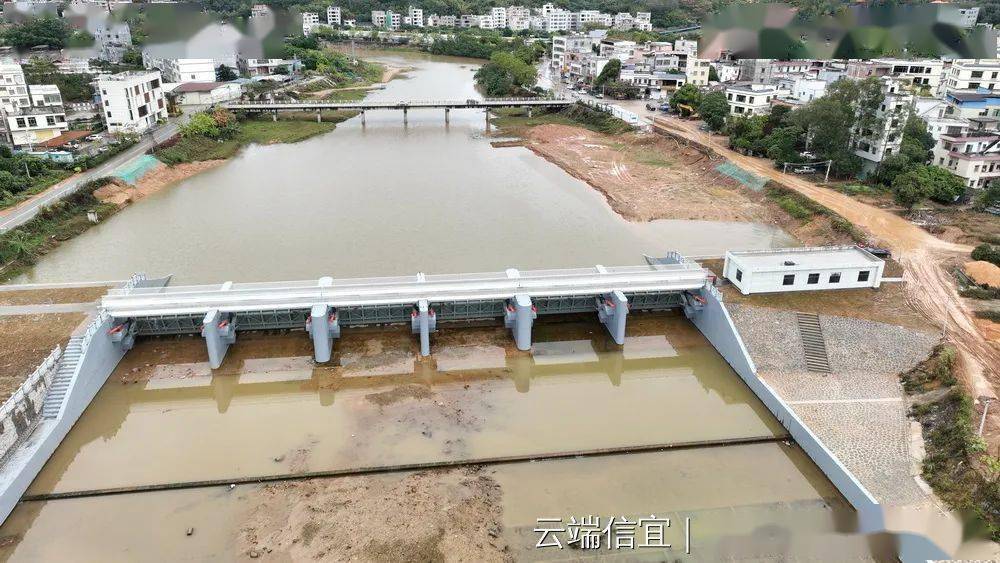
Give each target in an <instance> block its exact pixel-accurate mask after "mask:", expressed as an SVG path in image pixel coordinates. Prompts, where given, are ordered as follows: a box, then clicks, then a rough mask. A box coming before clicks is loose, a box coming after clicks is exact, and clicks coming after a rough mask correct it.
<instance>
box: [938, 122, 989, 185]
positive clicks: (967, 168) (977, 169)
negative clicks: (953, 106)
mask: <svg viewBox="0 0 1000 563" xmlns="http://www.w3.org/2000/svg"><path fill="white" fill-rule="evenodd" d="M932 162H933V163H934V164H936V165H938V166H941V167H942V168H946V169H947V170H948V171H949V172H951V173H952V174H954V175H956V176H958V177H959V178H962V180H963V181H964V182H965V185H966V186H967V187H969V188H972V189H982V188H983V187H985V186H986V184H988V183H989V182H990V181H991V180H993V179H995V178H998V177H1000V131H997V122H996V120H994V119H988V118H973V119H970V120H967V121H966V123H965V124H964V125H963V126H961V127H956V128H953V129H951V130H949V131H947V132H945V133H944V134H942V135H941V137H940V139H939V140H938V143H937V145H935V147H934V152H933V158H932Z"/></svg>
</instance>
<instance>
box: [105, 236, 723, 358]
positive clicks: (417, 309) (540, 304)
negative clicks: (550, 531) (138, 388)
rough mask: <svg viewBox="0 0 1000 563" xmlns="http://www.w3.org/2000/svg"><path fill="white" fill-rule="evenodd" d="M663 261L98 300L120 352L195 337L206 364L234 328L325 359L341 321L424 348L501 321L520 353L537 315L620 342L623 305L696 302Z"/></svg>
mask: <svg viewBox="0 0 1000 563" xmlns="http://www.w3.org/2000/svg"><path fill="white" fill-rule="evenodd" d="M662 262H663V263H657V264H652V265H643V266H624V267H604V266H595V267H593V268H579V269H566V270H535V271H523V272H522V271H518V270H515V269H509V270H506V271H504V272H490V273H478V274H445V275H425V274H417V275H414V276H403V277H383V278H358V279H339V280H335V279H333V278H332V277H323V278H320V279H318V280H310V281H297V282H267V283H233V282H226V283H223V284H216V285H196V286H176V287H169V286H168V287H146V288H143V287H131V288H128V287H127V288H122V289H115V290H111V291H110V292H109V293H108V295H106V296H105V297H104V298H103V299H102V301H101V307H102V310H103V311H105V312H106V313H107V314H108V315H109V316H110V317H111V318H112V319H113V327H112V329H111V336H112V339H113V340H115V341H116V342H119V343H120V344H121V346H122V347H123V348H124V349H128V348H130V347H131V346H132V344H133V343H134V340H135V338H136V337H137V336H143V335H167V334H198V333H200V334H201V335H202V336H203V337H204V338H205V342H206V345H207V347H208V355H209V363H210V364H211V366H212V368H217V367H219V366H220V365H221V364H222V361H223V359H224V358H225V355H226V352H227V350H228V349H229V346H230V345H231V344H233V343H234V342H235V341H236V333H237V331H238V330H275V329H299V328H305V329H306V330H307V331H308V332H309V333H310V335H311V337H312V340H313V346H314V354H315V358H316V361H318V362H326V361H329V360H330V357H331V354H332V347H333V339H335V338H338V337H339V336H340V331H341V328H343V327H359V326H372V325H388V324H407V323H408V324H409V325H410V328H411V330H412V332H413V333H414V334H418V335H419V337H420V351H421V354H423V355H425V356H426V355H428V354H430V335H431V333H433V332H435V331H436V330H437V325H438V323H439V322H449V321H471V320H485V319H502V320H503V321H504V324H505V326H507V328H510V329H511V331H512V332H513V335H514V340H515V342H516V344H517V347H518V349H520V350H528V349H530V348H531V329H532V325H533V323H534V320H535V318H537V316H538V315H553V314H564V313H596V314H597V317H598V319H599V320H600V322H601V323H602V324H604V326H605V327H607V329H608V331H609V333H610V334H611V336H612V338H613V339H614V341H615V342H616V343H618V344H622V343H623V342H624V339H625V319H626V316H627V315H628V313H629V311H630V310H632V311H659V310H666V309H672V308H675V307H685V308H695V309H696V308H699V307H700V306H701V304H702V303H703V301H704V299H703V297H701V296H700V292H701V291H702V290H704V289H705V287H706V286H707V285H710V284H711V281H712V274H711V273H710V272H708V271H707V270H704V269H702V268H701V266H699V265H698V264H697V263H695V262H692V261H689V260H687V259H685V258H684V257H683V256H681V255H680V254H677V253H672V254H670V255H668V257H667V258H666V259H664V260H663V261H662Z"/></svg>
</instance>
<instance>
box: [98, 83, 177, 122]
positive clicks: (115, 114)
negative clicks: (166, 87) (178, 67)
mask: <svg viewBox="0 0 1000 563" xmlns="http://www.w3.org/2000/svg"><path fill="white" fill-rule="evenodd" d="M162 82H163V80H162V77H161V75H160V71H158V70H147V71H130V72H122V73H119V74H112V75H108V76H102V77H100V78H98V79H97V82H96V84H95V85H96V89H97V95H98V97H99V99H100V106H101V115H102V117H103V118H104V122H105V123H106V124H107V127H108V131H110V132H112V133H118V132H132V133H142V132H144V131H146V130H148V129H150V128H151V127H154V126H155V125H156V123H157V121H159V120H161V119H166V118H167V104H166V101H165V100H164V97H163V84H162Z"/></svg>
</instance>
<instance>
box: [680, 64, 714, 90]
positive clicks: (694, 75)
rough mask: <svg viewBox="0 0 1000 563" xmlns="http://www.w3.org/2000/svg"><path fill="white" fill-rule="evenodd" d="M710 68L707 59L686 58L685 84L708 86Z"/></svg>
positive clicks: (710, 65)
mask: <svg viewBox="0 0 1000 563" xmlns="http://www.w3.org/2000/svg"><path fill="white" fill-rule="evenodd" d="M711 67H712V64H711V62H710V61H709V60H708V59H696V58H694V57H688V59H687V68H686V70H685V72H684V74H685V75H687V82H688V83H689V84H694V85H695V86H699V87H700V86H708V74H709V69H710V68H711Z"/></svg>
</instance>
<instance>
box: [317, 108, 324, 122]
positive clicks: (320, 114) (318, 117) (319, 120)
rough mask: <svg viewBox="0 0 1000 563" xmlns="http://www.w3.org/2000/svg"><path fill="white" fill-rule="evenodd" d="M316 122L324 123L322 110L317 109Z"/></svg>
mask: <svg viewBox="0 0 1000 563" xmlns="http://www.w3.org/2000/svg"><path fill="white" fill-rule="evenodd" d="M316 123H323V113H322V112H321V111H320V110H316Z"/></svg>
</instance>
